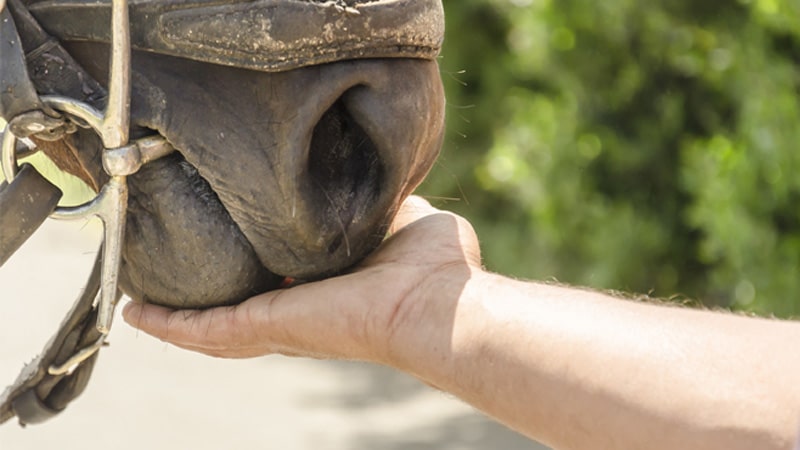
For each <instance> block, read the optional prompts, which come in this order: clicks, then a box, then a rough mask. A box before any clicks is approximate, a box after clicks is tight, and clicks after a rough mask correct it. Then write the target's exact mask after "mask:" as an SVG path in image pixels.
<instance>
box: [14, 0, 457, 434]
mask: <svg viewBox="0 0 800 450" xmlns="http://www.w3.org/2000/svg"><path fill="white" fill-rule="evenodd" d="M443 33H444V25H443V12H442V5H441V0H335V1H321V0H256V1H243V0H230V1H225V2H220V1H217V0H193V1H189V2H170V1H166V0H138V1H133V2H132V3H130V4H127V2H126V1H125V0H101V1H94V0H93V1H86V0H47V1H37V0H27V1H25V0H7V3H6V2H0V35H2V36H3V37H7V36H11V37H12V39H10V40H6V39H3V41H4V42H8V43H9V44H7V45H6V47H7V48H4V49H3V48H0V61H2V62H1V63H0V88H2V90H0V117H2V118H4V119H5V120H6V121H7V122H8V127H7V129H6V131H5V134H4V136H3V163H4V171H5V172H6V173H7V178H9V181H10V183H6V184H4V185H3V186H2V187H0V205H3V204H8V205H14V204H15V202H14V201H12V200H13V199H16V198H21V197H22V196H23V195H22V194H14V192H22V193H24V192H26V191H30V190H31V189H32V188H26V187H25V186H28V184H25V183H32V182H28V181H26V180H28V179H36V180H37V181H36V183H38V184H36V183H34V185H36V186H43V187H41V188H37V189H40V190H42V191H43V192H45V193H46V194H42V195H41V197H43V198H44V197H46V198H47V200H46V201H45V200H42V201H37V202H35V204H25V205H24V206H19V207H18V208H17V210H19V211H22V212H23V213H26V214H33V215H34V216H36V219H32V220H30V221H29V222H33V223H39V222H40V221H41V220H43V219H44V217H45V216H47V215H49V214H55V215H56V216H61V217H64V218H69V217H73V216H81V217H82V216H84V215H86V214H98V215H100V216H101V218H102V219H103V221H104V223H105V226H106V233H105V242H104V246H103V252H102V253H101V257H99V259H98V263H97V264H96V266H97V267H96V269H95V270H94V272H93V274H92V277H91V279H90V280H89V283H88V287H87V289H86V292H84V293H83V294H82V295H81V297H80V298H79V300H78V302H77V303H76V306H75V307H73V310H72V311H71V312H70V313H69V314H68V317H67V319H65V322H64V324H62V329H61V330H59V331H58V332H57V333H56V336H55V337H54V338H53V339H51V342H50V343H49V344H48V346H46V347H45V350H44V351H43V353H42V355H41V356H40V357H39V358H37V359H36V360H35V361H34V362H33V363H31V364H29V365H28V366H26V368H25V370H23V373H22V374H21V375H20V378H19V379H18V380H17V382H16V383H15V384H14V385H12V386H10V387H9V388H8V389H6V391H5V393H4V394H3V396H0V423H2V422H4V421H6V420H8V419H10V418H11V417H14V416H15V415H16V416H17V417H18V418H19V420H20V422H21V423H23V424H25V423H38V422H41V421H44V420H47V419H49V418H50V417H53V416H54V415H56V414H58V413H59V412H60V411H62V410H63V409H64V408H66V405H67V404H68V403H69V401H71V400H72V399H74V398H75V397H76V396H77V395H78V394H79V393H80V392H81V391H82V390H83V389H84V388H85V386H86V383H87V382H88V376H89V373H90V372H91V366H92V365H93V364H94V361H95V359H96V354H97V350H98V349H99V348H100V347H101V346H102V345H103V344H104V342H105V336H106V334H107V333H108V327H109V326H110V319H108V317H109V316H108V315H109V311H111V312H113V305H114V304H116V301H117V300H118V298H119V297H120V295H122V294H124V295H127V296H129V297H130V298H132V299H134V300H136V301H142V302H151V303H156V304H160V305H164V306H168V307H172V308H208V307H214V306H221V305H235V304H237V303H240V302H241V301H243V300H245V299H247V298H249V297H251V296H253V295H256V294H259V293H262V292H266V291H269V290H274V289H278V288H280V287H286V286H291V285H293V284H296V283H302V282H306V281H313V280H317V279H321V278H325V277H330V276H333V275H336V274H339V273H342V272H344V271H346V270H347V269H348V268H350V267H352V266H354V265H356V264H358V262H359V261H361V260H362V259H363V258H364V257H365V256H366V255H368V254H369V253H370V252H371V251H372V250H374V249H375V248H376V247H377V246H378V245H380V243H381V241H382V240H383V239H384V237H385V234H386V231H387V229H388V226H389V224H390V223H391V220H392V218H393V216H394V214H395V213H396V211H397V210H398V208H399V205H400V204H401V203H402V201H403V200H404V199H405V198H406V197H407V196H408V195H410V193H411V192H412V191H413V190H414V189H415V188H416V187H417V186H418V185H419V183H421V181H422V180H423V178H424V177H425V175H426V174H427V172H428V171H429V170H430V168H431V166H432V164H433V163H434V161H435V159H436V157H437V155H438V152H439V149H440V147H441V143H442V137H443V130H444V93H443V88H442V83H441V79H440V75H439V69H438V65H437V62H436V57H437V55H438V53H439V51H440V49H441V44H442V40H443ZM15 37H18V38H19V39H17V40H15V39H13V38H15ZM109 61H111V62H110V63H109ZM23 138H24V139H25V140H24V141H23V140H22V139H23ZM21 142H25V143H26V144H25V145H23V144H21ZM35 151H41V152H43V153H45V154H46V155H47V156H48V157H49V158H50V159H51V160H53V161H54V162H55V163H56V165H57V166H58V167H59V168H60V169H62V170H64V171H65V172H68V173H71V174H72V175H75V176H76V177H78V178H80V179H81V180H83V181H84V182H85V183H86V184H87V185H88V186H90V187H91V188H92V189H93V190H95V191H96V192H98V199H96V201H95V202H94V203H92V204H90V205H86V206H85V207H84V208H80V207H79V208H77V209H74V210H68V211H59V210H58V209H57V208H56V206H55V203H56V201H57V197H58V196H59V194H58V193H57V190H56V189H52V188H50V187H48V186H47V182H46V180H44V181H43V180H40V179H39V178H38V177H37V176H36V174H35V170H33V169H32V168H28V167H25V168H20V167H19V166H18V165H17V156H22V155H17V154H16V153H17V152H35ZM30 173H33V174H32V175H30ZM4 194H5V195H4ZM28 197H31V196H30V195H29V196H28ZM4 198H6V200H4ZM54 199H55V201H54ZM4 201H5V202H6V203H4ZM6 210H7V211H12V210H14V209H13V208H11V207H8V208H5V209H4V210H2V211H0V233H2V234H0V264H2V262H4V261H5V259H4V258H3V253H4V251H5V253H6V254H10V253H11V252H13V250H15V249H16V248H18V246H19V245H21V243H22V242H24V239H25V237H26V236H27V235H29V234H30V233H32V232H33V231H34V230H35V226H34V227H31V226H28V227H27V228H26V229H25V230H24V232H23V231H21V230H20V228H21V227H20V225H19V220H18V217H22V215H23V214H22V213H20V214H19V215H14V217H12V219H13V220H12V219H7V220H6V222H8V223H6V222H3V219H4V218H6V216H7V215H6V213H5V211H6ZM31 211H36V212H35V213H32V212H31ZM39 219H41V220H39ZM9 220H10V222H9ZM4 240H5V241H14V242H13V243H10V244H9V243H8V242H6V244H5V247H6V249H5V250H3V249H4V244H3V242H4ZM6 258H7V256H6ZM98 298H99V300H98ZM93 305H95V306H93ZM104 317H105V318H104ZM67 341H69V343H67Z"/></svg>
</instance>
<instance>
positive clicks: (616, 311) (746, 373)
mask: <svg viewBox="0 0 800 450" xmlns="http://www.w3.org/2000/svg"><path fill="white" fill-rule="evenodd" d="M454 278H457V277H453V276H452V275H449V276H448V277H447V279H449V280H453V279H454ZM428 286H440V288H439V290H438V292H437V289H427V290H426V292H428V294H430V295H432V296H434V297H437V298H432V299H431V301H430V303H431V304H438V306H436V307H433V308H431V309H429V310H427V311H425V316H424V317H415V316H413V315H412V316H409V318H413V319H414V320H418V321H421V322H425V323H426V324H425V325H422V326H420V324H419V323H418V324H417V325H415V329H416V330H417V331H419V330H420V329H422V330H427V331H426V332H425V333H422V334H421V335H419V334H418V335H417V337H418V340H417V341H415V339H414V338H400V339H397V340H396V341H397V342H402V343H404V344H400V346H401V347H402V346H403V345H406V346H408V347H409V348H408V350H407V354H408V355H409V356H408V357H403V358H399V359H398V361H399V363H398V365H399V366H400V368H401V369H404V370H407V371H410V372H412V373H415V374H417V376H419V377H420V378H422V379H424V380H425V381H427V382H429V383H430V384H433V385H436V386H438V387H439V388H441V389H443V390H446V391H449V392H451V393H453V394H455V395H458V396H459V397H461V398H463V399H464V400H466V401H468V402H470V403H471V404H473V405H474V406H476V407H478V408H479V409H482V410H483V411H485V412H487V413H488V414H490V415H492V416H494V417H496V418H498V419H499V420H501V421H503V422H505V423H507V424H509V425H510V426H512V427H514V428H516V429H518V430H520V431H521V432H523V433H525V434H528V435H529V436H532V437H535V438H537V439H539V440H542V441H543V442H546V443H548V444H550V445H553V446H555V447H556V448H617V449H619V448H648V449H654V448H693V447H696V448H726V449H733V448H789V447H790V446H791V445H790V442H791V440H792V439H793V438H794V434H795V430H796V427H797V421H798V420H799V419H800V408H798V405H800V400H799V399H798V398H799V397H800V395H799V394H798V390H797V388H796V387H795V384H794V383H793V381H794V378H795V377H794V375H793V374H797V373H800V358H798V356H797V355H796V354H794V353H792V352H787V351H784V350H782V349H784V348H787V346H788V345H790V344H791V343H793V342H796V341H797V339H798V337H800V334H799V333H798V331H797V325H796V324H793V323H785V322H777V321H767V320H756V319H751V318H744V317H739V316H735V315H731V314H720V313H711V312H703V311H697V310H690V309H684V308H672V307H660V306H654V305H650V304H642V303H636V302H629V301H622V300H619V299H615V298H611V297H609V296H606V295H603V294H599V293H595V292H589V291H580V290H576V289H573V288H562V287H557V286H549V285H543V284H534V283H523V282H518V281H513V280H509V279H505V278H502V277H498V276H495V275H490V274H485V273H483V272H480V271H474V272H473V274H472V277H471V278H470V279H469V281H466V282H463V283H455V284H454V283H452V282H451V283H444V284H442V283H438V284H437V283H435V282H434V283H429V284H428ZM423 303H428V302H423ZM437 324H438V325H437ZM443 324H444V325H443ZM398 336H402V333H398ZM411 346H413V347H414V348H410V347H411ZM396 353H398V354H399V355H404V354H405V353H404V352H403V351H402V350H397V352H396ZM411 355H414V357H412V356H411ZM665 367H666V368H667V369H666V370H665V369H664V368H665ZM787 367H794V368H795V369H796V370H795V371H789V372H788V373H787V371H786V368H787Z"/></svg>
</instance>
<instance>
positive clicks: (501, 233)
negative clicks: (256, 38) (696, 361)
mask: <svg viewBox="0 0 800 450" xmlns="http://www.w3.org/2000/svg"><path fill="white" fill-rule="evenodd" d="M445 8H446V10H447V23H448V35H447V41H446V48H445V51H444V52H443V56H442V58H441V61H440V63H441V67H442V75H443V78H444V80H445V86H446V88H447V90H448V103H449V106H448V114H449V123H448V127H449V131H448V135H447V139H446V142H445V148H444V151H443V155H442V158H441V159H440V161H439V163H438V165H437V167H436V168H435V169H434V172H433V174H432V176H431V178H430V179H429V180H428V182H427V183H426V184H425V185H424V186H423V189H422V193H423V194H425V195H428V196H429V197H430V198H431V199H432V200H433V201H434V202H435V203H438V204H440V205H442V204H444V206H445V207H447V208H449V209H452V210H455V211H457V212H459V213H462V214H464V215H466V216H467V217H468V218H470V219H471V220H472V221H473V223H474V224H475V227H476V229H477V231H478V233H479V236H481V238H482V245H483V249H484V254H485V258H486V264H487V265H488V267H489V268H490V269H493V270H496V271H500V272H503V273H507V274H513V275H516V276H520V277H526V278H536V279H557V280H559V281H563V282H568V283H576V284H581V285H589V286H594V287H598V288H613V289H620V290H626V291H635V292H640V293H650V294H652V295H654V296H660V297H670V296H673V295H676V294H678V295H683V296H686V297H691V298H698V299H702V300H703V301H704V302H706V303H708V304H714V305H722V306H726V307H727V306H730V307H734V308H739V309H746V310H751V311H756V312H759V313H774V314H776V315H779V316H791V315H797V314H798V313H800V175H799V174H800V153H799V152H798V143H800V101H799V100H798V98H799V96H800V20H798V19H800V2H799V1H798V0H720V1H718V2H711V3H704V2H695V1H690V0H654V1H635V0H607V1H603V2H597V1H594V0H558V1H551V0H445ZM448 199H456V200H455V201H452V200H448Z"/></svg>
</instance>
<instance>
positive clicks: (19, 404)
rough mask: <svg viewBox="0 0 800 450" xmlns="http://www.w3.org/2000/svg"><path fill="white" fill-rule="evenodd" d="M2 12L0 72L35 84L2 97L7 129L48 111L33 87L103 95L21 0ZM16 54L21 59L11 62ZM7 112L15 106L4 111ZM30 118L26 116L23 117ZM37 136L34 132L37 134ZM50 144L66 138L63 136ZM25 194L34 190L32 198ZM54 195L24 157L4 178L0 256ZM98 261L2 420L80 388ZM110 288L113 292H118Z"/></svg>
mask: <svg viewBox="0 0 800 450" xmlns="http://www.w3.org/2000/svg"><path fill="white" fill-rule="evenodd" d="M2 17H3V18H5V19H8V20H6V21H4V22H0V32H2V33H4V35H5V33H11V31H9V30H12V31H14V33H17V32H18V36H17V37H16V39H15V40H14V41H15V44H16V45H15V46H12V47H10V48H9V47H5V48H0V60H2V61H3V63H2V64H0V78H3V79H6V78H8V79H10V80H14V82H18V85H19V86H23V87H24V86H25V85H26V84H32V85H33V86H34V88H35V90H34V94H33V95H34V98H31V96H30V95H28V94H26V96H25V97H24V102H23V101H22V100H16V99H14V100H15V101H13V102H12V101H5V100H6V99H2V100H0V102H2V110H1V111H2V114H3V117H8V118H11V119H12V120H11V121H10V123H9V129H13V128H12V127H13V125H14V124H15V122H16V123H17V125H19V126H18V128H19V129H18V130H16V131H17V132H22V133H24V132H25V131H26V130H25V124H26V123H32V124H36V123H37V121H36V119H37V117H40V116H37V114H38V115H42V114H45V113H44V111H47V113H49V114H53V113H54V112H53V111H48V110H49V108H48V107H47V105H46V104H45V102H44V101H43V100H42V98H40V97H38V95H37V93H36V92H37V91H38V93H39V94H50V93H65V94H66V95H69V96H72V97H74V98H76V99H79V100H81V101H83V102H85V103H87V104H94V105H98V106H101V105H102V104H103V103H104V102H105V96H106V91H105V89H103V88H102V87H101V86H100V84H99V83H98V82H97V81H96V80H94V79H93V78H92V77H91V76H89V74H88V73H87V72H86V71H85V70H84V69H83V68H82V67H80V66H79V65H78V64H77V62H75V61H74V59H73V58H72V57H71V56H70V55H69V53H67V52H66V50H64V49H63V48H62V47H61V45H60V44H59V43H58V41H56V40H54V39H53V38H52V37H50V36H49V35H48V34H47V33H46V32H45V31H44V30H43V29H42V28H41V27H40V26H39V24H38V23H37V21H36V19H35V18H33V16H31V15H30V14H29V12H28V11H27V9H26V8H25V6H24V5H23V4H22V2H21V1H20V0H7V4H6V5H5V8H4V10H3V11H2ZM15 24H16V27H14V25H15ZM12 27H13V28H12ZM0 45H2V44H0ZM9 51H10V52H11V53H8V52H9ZM20 52H22V53H20ZM7 58H10V59H11V60H12V61H16V62H15V65H13V66H7V65H6V64H5V62H6V60H7ZM20 59H21V60H22V65H18V64H17V63H18V62H19V60H20ZM12 71H13V73H12ZM28 74H30V75H31V78H30V80H29V81H28V82H27V83H26V82H25V81H24V80H22V78H23V77H25V76H27V75H28ZM20 105H22V106H20ZM30 108H38V109H35V110H31V109H30ZM11 112H17V113H18V114H17V115H16V116H11V115H6V114H11ZM48 117H49V116H48ZM18 118H22V120H19V119H18ZM30 118H32V120H30V121H28V119H30ZM15 119H16V120H15ZM57 123H59V124H62V125H63V124H67V123H69V121H66V120H61V119H58V122H57ZM6 132H7V133H10V132H11V131H9V130H6ZM47 133H52V134H50V137H52V138H58V137H59V135H60V137H64V134H63V133H58V129H53V130H45V134H47ZM15 134H16V133H15ZM36 136H37V137H40V134H36ZM52 144H53V145H64V141H60V142H53V143H52ZM31 194H32V195H33V196H34V197H37V198H35V199H31V197H30V195H31ZM60 196H61V192H60V191H59V190H58V189H57V188H56V187H55V186H53V185H52V184H50V183H49V182H48V181H46V180H44V179H43V178H42V177H41V175H39V174H38V173H37V172H36V170H35V169H34V168H33V167H32V166H28V165H23V166H22V168H21V169H20V171H19V173H17V174H16V176H15V177H14V180H13V181H12V183H11V184H5V183H4V184H3V186H2V187H0V212H2V214H0V232H2V239H0V262H2V261H4V260H5V259H7V256H9V255H10V253H13V251H14V250H16V249H17V248H18V247H19V246H20V245H22V243H23V242H24V241H25V240H27V238H28V237H30V235H31V234H32V233H33V232H34V231H35V229H36V228H38V226H39V225H40V224H41V223H42V222H43V221H44V219H45V218H46V217H47V215H49V214H50V213H51V212H53V209H54V208H55V204H56V203H57V202H58V199H59V198H60ZM28 200H30V201H28ZM26 218H27V219H29V221H26ZM100 262H101V255H100V254H98V257H97V262H96V263H95V267H94V269H93V271H92V275H91V276H90V278H89V280H88V282H87V286H86V288H85V290H84V292H83V293H82V294H81V296H80V297H79V299H78V300H77V301H76V303H75V304H74V305H73V307H72V309H71V310H70V312H69V313H68V314H67V316H66V317H65V318H64V320H63V321H62V323H61V325H60V327H59V328H58V331H57V332H56V334H55V335H54V336H53V337H52V338H51V339H50V340H49V341H48V343H47V344H46V345H45V347H44V349H43V350H42V352H41V353H40V354H39V356H37V357H36V358H34V360H33V361H31V362H30V363H28V364H27V365H25V367H24V368H23V370H22V372H21V373H20V375H19V376H18V377H17V380H16V381H15V382H14V383H13V384H12V385H11V386H9V387H7V388H6V390H5V391H4V392H3V393H2V395H0V423H3V422H5V421H7V420H9V419H11V418H12V417H14V416H17V417H18V419H19V422H20V423H21V424H23V425H25V424H31V423H39V422H42V421H44V420H47V419H49V418H50V417H53V416H54V415H56V414H58V413H59V412H60V411H62V410H64V409H65V408H66V407H67V405H68V404H69V403H70V402H71V401H72V400H73V399H75V398H76V397H77V396H78V395H80V394H81V393H82V392H83V390H84V388H85V387H86V384H87V383H88V380H89V377H90V375H91V372H92V369H93V366H94V362H95V360H96V359H97V353H96V351H93V352H92V353H91V354H90V355H88V356H87V357H85V358H75V356H76V355H78V354H80V353H81V352H82V351H84V350H86V349H91V348H92V346H99V345H102V342H103V338H104V336H103V335H102V333H100V332H99V331H98V329H97V327H96V321H97V309H96V308H94V307H93V304H94V303H95V300H96V297H97V296H98V292H99V289H100V284H101V282H100V278H101V277H100V267H101V264H100ZM114 294H115V295H116V298H119V293H118V292H115V293H114ZM94 350H96V348H95V349H94ZM75 361H77V362H75Z"/></svg>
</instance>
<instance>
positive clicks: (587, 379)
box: [125, 199, 800, 449]
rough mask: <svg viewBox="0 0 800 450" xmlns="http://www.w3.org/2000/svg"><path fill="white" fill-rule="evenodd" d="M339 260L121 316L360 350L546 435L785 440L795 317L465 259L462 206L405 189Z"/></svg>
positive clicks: (211, 333) (799, 392)
mask: <svg viewBox="0 0 800 450" xmlns="http://www.w3.org/2000/svg"><path fill="white" fill-rule="evenodd" d="M395 230H396V231H397V232H396V233H395V235H393V236H392V237H391V238H390V239H389V240H387V242H386V243H385V245H384V246H383V247H382V248H381V249H380V250H379V251H378V252H376V253H375V254H374V255H373V256H371V257H370V258H369V259H368V260H367V261H366V262H365V263H364V265H362V267H360V268H358V269H357V270H356V271H354V272H353V273H351V274H349V275H345V276H342V277H338V278H334V279H331V280H326V281H323V282H318V283H311V284H307V285H302V286H298V287H295V288H292V289H288V290H284V291H280V292H273V293H268V294H264V295H261V296H258V297H254V298H253V299H251V300H248V301H247V302H245V303H243V304H242V305H239V306H237V307H231V308H217V309H212V310H208V311H203V312H198V311H170V310H167V309H164V308H159V307H155V306H146V307H142V306H141V305H133V304H131V305H128V307H126V309H125V318H126V320H127V321H128V322H130V323H132V324H134V325H135V326H137V327H139V328H141V329H142V330H144V331H146V332H148V333H151V334H153V335H155V336H156V337H159V338H161V339H164V340H166V341H168V342H172V343H174V344H175V345H178V346H181V347H184V348H187V349H190V350H195V351H200V352H203V353H206V354H210V355H214V356H223V357H250V356H258V355H264V354H269V353H283V354H289V355H302V356H312V357H320V358H345V359H361V360H368V361H373V362H377V363H382V364H386V365H390V366H393V367H396V368H398V369H400V370H403V371H406V372H409V373H412V374H414V375H415V376H417V377H419V378H420V379H422V380H424V381H425V382H427V383H429V384H432V385H434V386H437V387H438V388H440V389H443V390H445V391H448V392H451V393H453V394H455V395H457V396H459V397H461V398H462V399H464V400H465V401H467V402H469V403H471V404H473V405H474V406H476V407H477V408H479V409H481V410H483V411H485V412H486V413H487V414H489V415H491V416H493V417H495V418H496V419H498V420H499V421H501V422H504V423H506V424H508V425H509V426H511V427H512V428H515V429H517V430H518V431H520V432H522V433H524V434H526V435H528V436H531V437H533V438H536V439H538V440H540V441H542V442H544V443H547V444H549V445H551V446H553V447H555V448H559V449H569V448H575V449H579V448H580V449H588V448H592V449H603V448H608V449H612V448H613V449H633V448H648V449H658V448H665V449H674V448H683V449H691V448H703V449H716V448H719V449H737V448H742V449H754V448H759V449H772V448H775V449H790V448H791V447H792V442H793V440H794V439H795V435H796V430H797V428H798V424H799V423H800V383H797V382H796V380H797V379H798V374H800V352H799V351H794V349H793V347H794V345H793V344H794V343H795V342H800V325H798V324H797V323H793V322H781V321H775V320H764V319H753V318H746V317H741V316H736V315H731V314H722V313H712V312H706V311H697V310H689V309H682V308H672V307H664V306H657V305H649V304H642V303H636V302H630V301H621V300H619V299H616V298H612V297H609V296H606V295H603V294H599V293H595V292H590V291H585V290H580V289H574V288H565V287H556V286H549V285H543V284H537V283H525V282H520V281H515V280H510V279H508V278H503V277H501V276H498V275H494V274H490V273H487V272H485V271H483V270H482V269H481V266H480V256H479V251H478V244H477V238H476V237H475V235H474V232H473V231H472V228H471V226H470V225H469V224H468V223H467V222H466V221H465V220H464V219H462V218H459V217H457V216H455V215H452V214H449V213H443V212H440V211H438V210H435V209H433V208H431V207H430V206H429V205H427V204H426V203H425V202H424V201H422V200H419V199H413V200H412V201H410V202H407V203H406V204H405V205H404V209H403V210H402V211H401V213H400V214H399V216H398V219H397V222H396V224H395Z"/></svg>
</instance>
